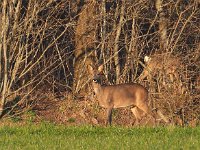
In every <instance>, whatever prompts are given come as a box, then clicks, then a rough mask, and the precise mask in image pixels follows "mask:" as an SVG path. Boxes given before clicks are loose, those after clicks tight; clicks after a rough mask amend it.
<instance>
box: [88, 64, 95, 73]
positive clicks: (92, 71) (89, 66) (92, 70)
mask: <svg viewBox="0 0 200 150" xmlns="http://www.w3.org/2000/svg"><path fill="white" fill-rule="evenodd" d="M88 71H89V73H90V74H92V75H93V74H94V68H93V67H92V66H91V65H88Z"/></svg>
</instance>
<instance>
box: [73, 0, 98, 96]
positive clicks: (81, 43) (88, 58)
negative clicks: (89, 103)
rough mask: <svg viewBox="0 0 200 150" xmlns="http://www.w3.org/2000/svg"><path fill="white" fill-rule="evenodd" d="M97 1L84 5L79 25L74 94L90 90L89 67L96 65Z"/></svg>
mask: <svg viewBox="0 0 200 150" xmlns="http://www.w3.org/2000/svg"><path fill="white" fill-rule="evenodd" d="M95 10H96V1H89V2H87V3H86V4H84V6H83V8H82V10H81V12H80V15H79V19H78V23H77V27H76V33H75V42H76V49H75V51H74V55H75V64H74V82H73V83H74V84H73V93H74V94H78V93H79V94H81V95H82V94H84V93H85V92H86V91H87V90H88V85H87V83H88V79H89V78H88V76H89V74H88V72H87V65H90V64H94V54H95V53H94V52H95V42H96V36H95V34H96V15H95V13H96V12H95Z"/></svg>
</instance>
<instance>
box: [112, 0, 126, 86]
mask: <svg viewBox="0 0 200 150" xmlns="http://www.w3.org/2000/svg"><path fill="white" fill-rule="evenodd" d="M124 7H125V1H122V6H121V12H120V20H119V23H118V25H117V31H116V37H115V43H114V61H115V67H116V83H117V84H118V83H119V79H120V72H121V71H120V61H119V37H120V34H121V29H122V26H123V21H124Z"/></svg>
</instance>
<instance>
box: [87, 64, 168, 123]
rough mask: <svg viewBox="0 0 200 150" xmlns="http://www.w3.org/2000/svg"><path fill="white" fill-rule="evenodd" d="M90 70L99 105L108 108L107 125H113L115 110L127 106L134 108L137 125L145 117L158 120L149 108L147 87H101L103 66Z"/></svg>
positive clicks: (133, 85) (127, 84) (131, 85)
mask: <svg viewBox="0 0 200 150" xmlns="http://www.w3.org/2000/svg"><path fill="white" fill-rule="evenodd" d="M88 70H89V73H90V74H91V75H92V76H93V77H92V86H93V90H94V92H95V95H96V96H97V99H98V102H99V105H100V106H101V107H104V108H107V124H108V123H109V124H110V125H111V122H112V110H113V108H120V107H127V106H133V108H132V109H131V111H132V112H133V114H134V115H135V118H136V122H135V124H136V125H137V124H138V123H139V121H140V120H141V118H142V117H143V116H144V115H150V116H151V117H153V118H154V121H155V119H156V118H155V116H154V115H153V114H152V111H151V110H150V108H149V107H148V91H147V89H146V88H145V87H143V86H142V85H140V84H137V83H126V84H117V85H107V86H106V85H101V76H102V71H103V65H101V66H99V67H98V69H94V68H93V67H92V66H88ZM141 112H142V113H141ZM166 120H167V119H166ZM166 120H165V121H166ZM166 122H168V121H166Z"/></svg>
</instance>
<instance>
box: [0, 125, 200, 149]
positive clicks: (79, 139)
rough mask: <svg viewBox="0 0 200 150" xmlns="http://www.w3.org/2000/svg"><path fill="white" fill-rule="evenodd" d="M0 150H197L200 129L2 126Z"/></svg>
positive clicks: (199, 146) (0, 128) (199, 145)
mask: <svg viewBox="0 0 200 150" xmlns="http://www.w3.org/2000/svg"><path fill="white" fill-rule="evenodd" d="M0 149H1V150H4V149H5V150H13V149H28V150H29V149H41V150H45V149H48V150H52V149H66V150H68V149H69V150H73V149H74V150H76V149H84V150H87V149H89V150H96V149H97V150H98V149H99V150H107V149H109V150H110V149H113V150H117V149H123V150H126V149H136V150H137V149H138V150H144V149H152V150H155V149H159V150H160V149H166V150H169V149H170V150H171V149H179V150H180V149H184V150H185V149H191V150H195V149H196V150H197V149H200V127H196V128H180V127H166V128H164V127H157V128H145V127H143V128H123V127H107V128H106V127H92V126H83V127H69V126H67V127H66V126H59V125H53V124H44V123H43V124H40V125H24V126H11V127H9V126H1V127H0Z"/></svg>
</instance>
